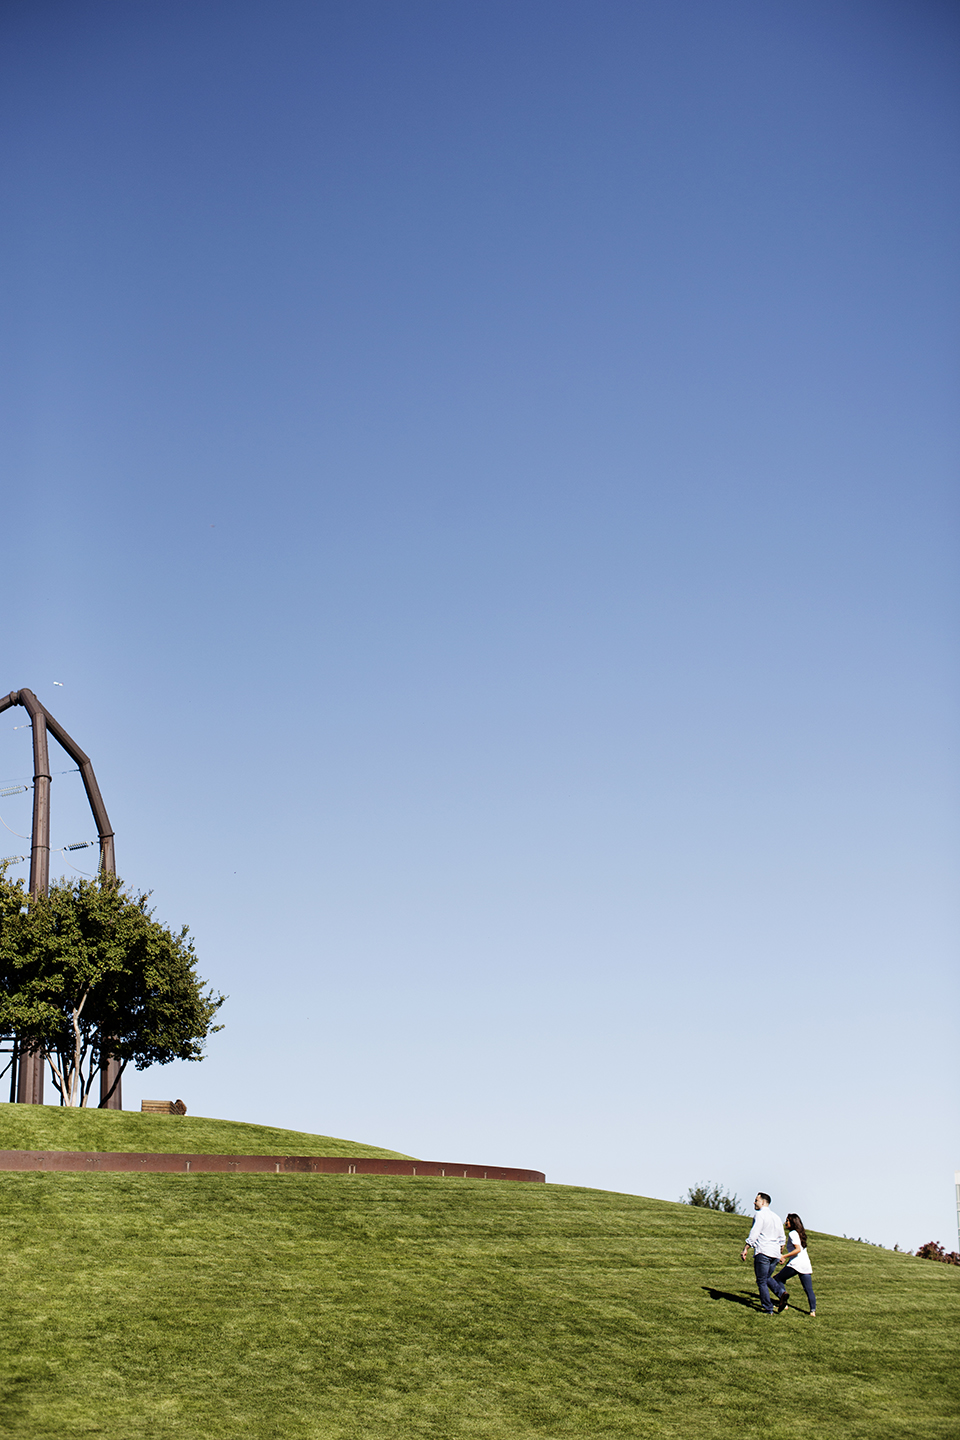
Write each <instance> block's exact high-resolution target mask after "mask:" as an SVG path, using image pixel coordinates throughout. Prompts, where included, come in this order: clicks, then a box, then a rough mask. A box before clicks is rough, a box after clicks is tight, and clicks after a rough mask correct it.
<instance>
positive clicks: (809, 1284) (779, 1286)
mask: <svg viewBox="0 0 960 1440" xmlns="http://www.w3.org/2000/svg"><path fill="white" fill-rule="evenodd" d="M794 1276H796V1277H797V1279H798V1280H799V1281H800V1284H801V1285H802V1286H803V1293H804V1294H805V1295H806V1297H807V1303H808V1304H809V1306H810V1309H811V1310H816V1308H817V1297H816V1295H814V1293H813V1276H812V1275H804V1274H803V1273H802V1272H801V1271H800V1270H794V1268H793V1266H792V1265H785V1266H784V1268H783V1269H782V1270H781V1271H780V1274H779V1275H778V1276H777V1278H776V1280H771V1281H770V1289H771V1290H774V1291H776V1294H777V1296H778V1298H779V1299H781V1300H782V1299H783V1297H784V1295H786V1293H787V1289H786V1285H785V1283H784V1282H785V1281H787V1280H792V1279H793V1277H794Z"/></svg>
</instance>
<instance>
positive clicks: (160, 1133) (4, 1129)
mask: <svg viewBox="0 0 960 1440" xmlns="http://www.w3.org/2000/svg"><path fill="white" fill-rule="evenodd" d="M0 1150H106V1151H111V1150H112V1151H114V1152H116V1151H121V1150H122V1151H125V1152H127V1153H129V1152H131V1151H132V1152H134V1153H136V1152H146V1153H148V1154H156V1153H158V1152H159V1153H161V1154H164V1155H170V1154H173V1155H179V1154H184V1155H357V1156H374V1155H377V1156H382V1157H386V1158H387V1159H398V1158H399V1159H404V1160H406V1159H410V1158H411V1157H410V1156H406V1155H404V1156H401V1155H400V1153H399V1151H397V1150H383V1149H381V1148H380V1147H379V1146H377V1145H359V1144H357V1143H356V1142H355V1141H353V1140H339V1139H337V1138H336V1137H334V1136H332V1135H310V1134H306V1133H305V1132H303V1131H300V1130H279V1129H277V1128H275V1127H274V1126H272V1125H245V1124H244V1123H243V1122H242V1121H237V1120H209V1119H207V1118H206V1117H204V1116H203V1115H141V1114H140V1113H139V1112H138V1111H136V1110H74V1109H66V1108H63V1107H61V1106H59V1105H3V1104H0ZM440 1158H441V1159H442V1158H443V1157H442V1156H441V1157H440ZM452 1158H453V1159H456V1158H457V1157H456V1156H454V1157H452Z"/></svg>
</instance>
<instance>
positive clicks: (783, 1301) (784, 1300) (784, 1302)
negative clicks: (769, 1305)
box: [777, 1295, 816, 1315]
mask: <svg viewBox="0 0 960 1440" xmlns="http://www.w3.org/2000/svg"><path fill="white" fill-rule="evenodd" d="M789 1304H790V1296H789V1295H781V1296H780V1299H779V1300H778V1301H777V1314H778V1315H782V1314H783V1312H784V1310H786V1308H787V1306H788V1305H789ZM814 1313H816V1312H814Z"/></svg>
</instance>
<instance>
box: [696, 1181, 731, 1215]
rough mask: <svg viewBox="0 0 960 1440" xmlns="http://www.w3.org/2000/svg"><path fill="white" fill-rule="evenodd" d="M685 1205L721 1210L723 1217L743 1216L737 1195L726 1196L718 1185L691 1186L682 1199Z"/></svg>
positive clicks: (724, 1191)
mask: <svg viewBox="0 0 960 1440" xmlns="http://www.w3.org/2000/svg"><path fill="white" fill-rule="evenodd" d="M682 1199H683V1203H684V1204H685V1205H699V1206H700V1208H701V1209H702V1210H722V1211H723V1213H724V1214H725V1215H743V1214H744V1213H745V1212H744V1211H743V1210H741V1209H740V1199H739V1196H737V1195H728V1194H727V1192H726V1190H721V1189H720V1186H719V1185H691V1186H690V1189H689V1190H688V1191H687V1193H686V1195H685V1196H683V1197H682Z"/></svg>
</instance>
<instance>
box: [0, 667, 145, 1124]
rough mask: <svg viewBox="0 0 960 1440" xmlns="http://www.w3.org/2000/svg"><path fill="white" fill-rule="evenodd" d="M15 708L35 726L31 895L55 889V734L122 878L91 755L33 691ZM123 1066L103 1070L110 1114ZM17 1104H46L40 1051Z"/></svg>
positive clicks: (104, 850) (106, 871)
mask: <svg viewBox="0 0 960 1440" xmlns="http://www.w3.org/2000/svg"><path fill="white" fill-rule="evenodd" d="M11 705H22V706H23V707H24V709H25V710H26V712H27V714H28V715H29V716H30V720H31V722H32V725H33V830H32V834H31V844H30V894H31V895H46V894H47V891H48V889H49V886H50V759H49V754H48V747H47V732H48V731H49V732H50V734H51V735H52V736H53V738H54V739H55V740H56V741H57V743H58V745H60V746H61V748H62V749H64V750H65V751H66V752H67V754H68V755H69V756H70V758H71V760H73V761H74V762H75V763H76V765H77V767H78V768H79V771H80V778H81V779H82V781H83V788H84V790H85V791H86V793H87V800H88V802H89V805H90V810H91V812H92V814H93V818H94V822H95V823H96V827H97V835H98V836H99V839H100V873H101V874H102V875H115V874H116V873H117V863H116V855H115V852H114V844H113V830H112V828H111V826H110V819H109V816H108V815H107V807H106V806H105V805H104V803H103V796H102V795H101V794H100V787H99V785H98V784H97V777H96V775H95V774H94V773H93V765H92V764H91V762H90V757H89V755H87V754H85V753H84V751H83V750H81V749H80V746H79V745H78V744H77V742H76V741H75V740H74V739H73V737H72V736H71V735H68V734H67V732H66V730H64V728H63V726H62V725H61V724H60V723H59V721H57V720H55V719H54V717H53V716H52V715H51V714H50V712H49V710H48V709H47V708H46V706H45V705H42V704H41V703H40V701H39V700H38V699H37V697H36V695H34V693H33V691H32V690H11V691H10V694H9V695H4V696H3V697H2V698H0V712H2V711H4V710H7V709H9V707H10V706H11ZM120 1071H121V1067H120V1062H119V1060H115V1059H113V1058H112V1057H111V1058H110V1059H108V1060H106V1061H105V1062H104V1063H103V1065H101V1067H100V1105H101V1108H103V1109H107V1110H122V1109H123V1099H122V1095H121V1088H120ZM17 1100H18V1101H19V1102H20V1104H22V1105H42V1104H43V1056H42V1055H40V1054H39V1052H36V1051H32V1050H31V1051H22V1052H21V1053H20V1055H19V1057H18V1064H17Z"/></svg>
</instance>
